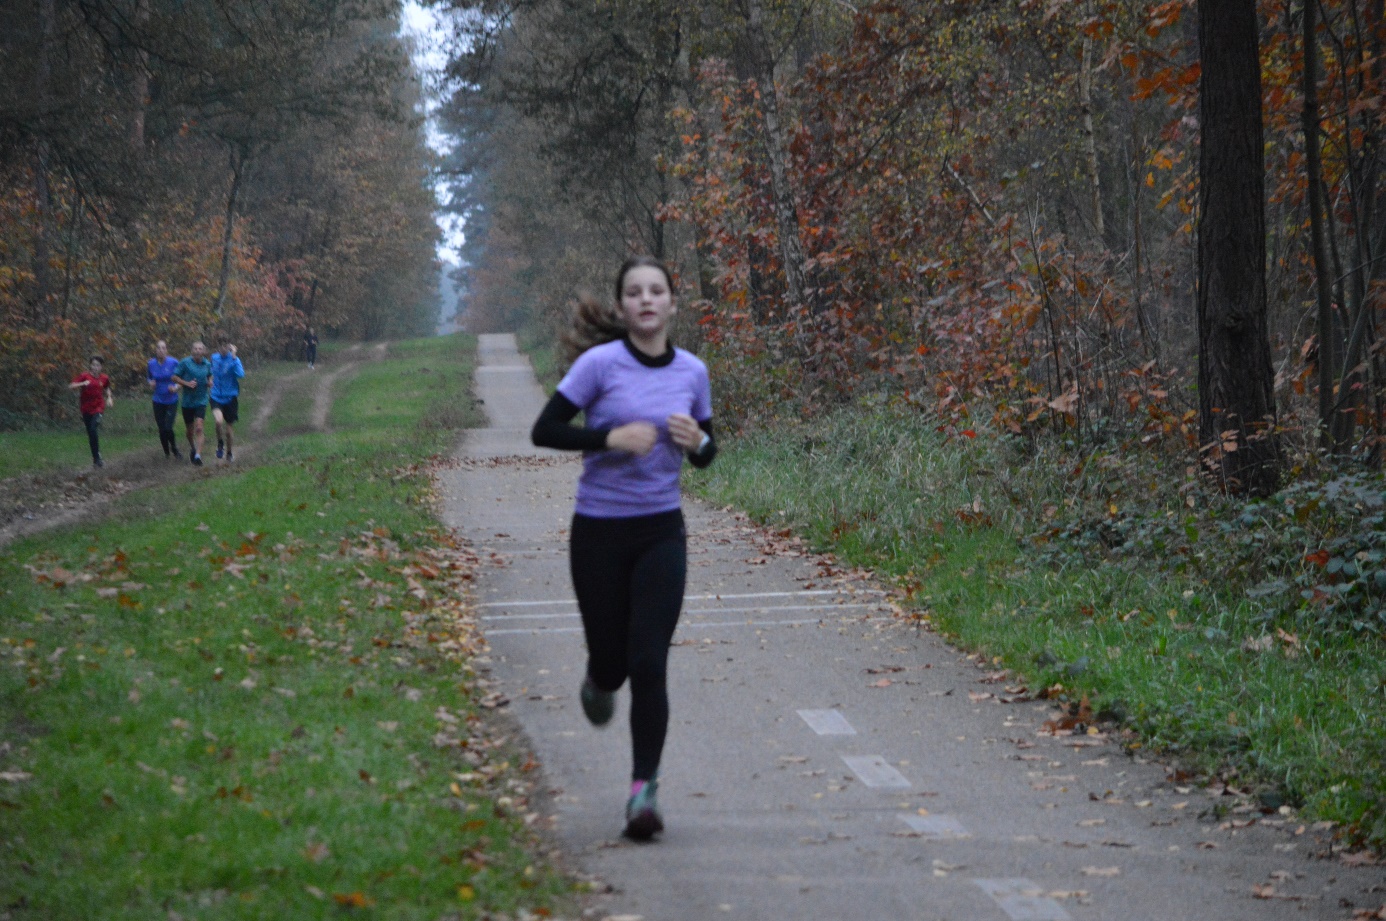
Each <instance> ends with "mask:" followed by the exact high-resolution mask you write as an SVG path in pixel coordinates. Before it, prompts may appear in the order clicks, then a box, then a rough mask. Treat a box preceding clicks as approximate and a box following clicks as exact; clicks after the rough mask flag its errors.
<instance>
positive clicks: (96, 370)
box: [87, 358, 101, 374]
mask: <svg viewBox="0 0 1386 921" xmlns="http://www.w3.org/2000/svg"><path fill="white" fill-rule="evenodd" d="M87 367H88V368H90V369H91V373H92V374H100V373H101V359H99V358H93V359H92V360H91V361H90V362H89V363H88V364H87Z"/></svg>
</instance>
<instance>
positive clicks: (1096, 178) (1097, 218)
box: [1078, 37, 1107, 249]
mask: <svg viewBox="0 0 1386 921" xmlns="http://www.w3.org/2000/svg"><path fill="white" fill-rule="evenodd" d="M1078 103H1079V106H1080V107H1081V109H1082V112H1083V146H1084V147H1085V148H1086V153H1087V160H1088V188H1089V190H1090V191H1091V193H1092V227H1093V232H1094V233H1095V234H1096V235H1097V245H1098V247H1099V248H1101V249H1106V248H1107V228H1106V224H1105V223H1104V222H1103V219H1102V174H1101V172H1100V171H1099V170H1098V162H1097V134H1096V132H1095V131H1094V129H1093V121H1092V39H1091V38H1089V37H1085V38H1084V39H1083V65H1082V70H1081V71H1080V72H1079V75H1078Z"/></svg>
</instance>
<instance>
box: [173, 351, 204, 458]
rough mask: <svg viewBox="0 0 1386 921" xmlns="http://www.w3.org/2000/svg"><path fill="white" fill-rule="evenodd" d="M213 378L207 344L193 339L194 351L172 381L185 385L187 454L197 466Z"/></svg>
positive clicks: (184, 416)
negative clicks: (208, 394)
mask: <svg viewBox="0 0 1386 921" xmlns="http://www.w3.org/2000/svg"><path fill="white" fill-rule="evenodd" d="M211 377H212V363H211V362H210V361H208V360H207V346H205V345H203V344H202V343H201V342H194V343H193V345H192V354H191V355H189V356H188V357H187V358H184V359H183V360H182V361H180V362H178V367H177V368H175V369H174V371H173V382H174V383H175V384H177V385H178V386H179V387H182V388H183V431H184V433H185V434H186V435H187V436H188V454H189V455H190V459H191V460H192V463H193V466H194V467H201V466H202V425H203V421H202V420H203V419H205V418H206V416H207V392H208V390H209V389H210V387H209V384H210V382H211Z"/></svg>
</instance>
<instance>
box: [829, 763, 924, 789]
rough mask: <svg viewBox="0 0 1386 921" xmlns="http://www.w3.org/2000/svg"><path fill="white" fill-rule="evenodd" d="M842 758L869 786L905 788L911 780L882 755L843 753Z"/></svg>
mask: <svg viewBox="0 0 1386 921" xmlns="http://www.w3.org/2000/svg"><path fill="white" fill-rule="evenodd" d="M842 760H843V761H844V762H845V763H846V765H847V766H848V767H849V768H851V769H852V771H853V773H855V774H856V775H857V777H859V778H860V779H861V782H862V783H864V784H866V785H867V786H868V787H875V788H881V789H886V790H904V789H906V788H908V787H909V785H910V782H909V781H908V780H906V779H905V775H904V774H901V773H900V772H899V771H897V770H895V768H894V767H892V766H891V765H890V764H889V763H888V762H887V761H886V760H885V759H884V758H882V757H881V756H880V755H843V756H842Z"/></svg>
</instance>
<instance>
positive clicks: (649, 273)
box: [621, 265, 674, 336]
mask: <svg viewBox="0 0 1386 921" xmlns="http://www.w3.org/2000/svg"><path fill="white" fill-rule="evenodd" d="M621 315H622V317H624V318H625V321H626V328H627V329H629V330H630V331H631V332H632V333H635V334H636V335H645V336H650V335H658V334H659V333H661V332H664V330H666V329H667V328H668V327H669V318H670V317H672V316H673V315H674V295H673V292H671V291H670V290H669V281H668V279H666V278H665V277H664V273H663V272H661V271H660V270H659V269H657V268H655V267H654V266H652V265H638V266H636V267H635V268H633V269H631V270H630V271H629V272H627V273H626V277H625V278H623V279H622V280H621Z"/></svg>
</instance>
